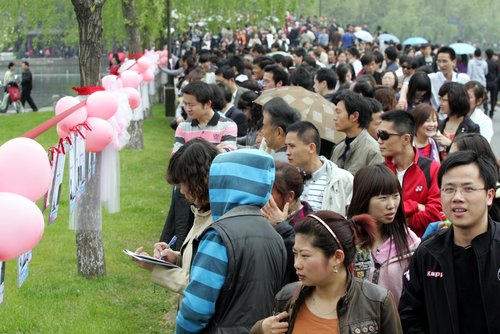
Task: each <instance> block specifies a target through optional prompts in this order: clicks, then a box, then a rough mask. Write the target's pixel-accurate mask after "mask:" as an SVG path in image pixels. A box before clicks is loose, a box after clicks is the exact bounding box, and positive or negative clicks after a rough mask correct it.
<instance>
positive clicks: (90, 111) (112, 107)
mask: <svg viewBox="0 0 500 334" xmlns="http://www.w3.org/2000/svg"><path fill="white" fill-rule="evenodd" d="M117 110H118V99H117V98H116V96H115V94H113V93H111V92H107V91H103V90H101V91H98V92H94V93H92V94H90V96H89V97H88V98H87V115H88V117H99V118H102V119H108V118H110V117H111V116H113V115H114V114H115V113H116V111H117Z"/></svg>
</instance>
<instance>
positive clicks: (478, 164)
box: [399, 151, 500, 334]
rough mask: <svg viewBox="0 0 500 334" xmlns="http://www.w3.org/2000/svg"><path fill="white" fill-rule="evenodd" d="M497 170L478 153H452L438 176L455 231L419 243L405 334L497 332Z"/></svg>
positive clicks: (407, 290)
mask: <svg viewBox="0 0 500 334" xmlns="http://www.w3.org/2000/svg"><path fill="white" fill-rule="evenodd" d="M497 179H498V166H497V165H496V164H495V162H494V161H492V160H491V159H488V158H487V157H484V156H481V155H478V154H477V153H476V152H474V151H462V152H455V153H453V154H450V155H449V156H448V158H446V160H444V161H443V164H442V165H441V167H440V169H439V173H438V183H439V186H440V187H441V200H442V203H443V210H444V213H445V214H446V217H447V218H448V219H449V220H450V221H451V223H452V227H451V228H449V229H446V230H442V231H440V232H438V233H437V234H436V235H435V236H434V237H431V238H429V239H427V240H426V241H424V242H423V243H421V244H420V247H419V248H418V249H417V250H416V251H415V254H414V255H413V258H412V260H411V261H410V265H409V269H408V271H407V272H406V273H405V274H404V277H403V293H402V295H401V300H400V302H399V313H400V316H401V323H402V325H403V330H404V332H405V333H439V334H446V333H497V332H498V328H500V317H499V316H498V310H499V309H500V224H499V223H497V222H495V221H493V220H492V219H491V218H489V217H488V207H489V206H491V205H492V203H493V201H494V200H495V189H496V182H497Z"/></svg>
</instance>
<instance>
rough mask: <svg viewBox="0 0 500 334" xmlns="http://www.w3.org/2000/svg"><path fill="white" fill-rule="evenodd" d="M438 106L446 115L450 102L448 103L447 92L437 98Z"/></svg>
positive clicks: (448, 111)
mask: <svg viewBox="0 0 500 334" xmlns="http://www.w3.org/2000/svg"><path fill="white" fill-rule="evenodd" d="M439 108H440V110H441V112H442V113H443V114H446V115H448V114H449V113H450V104H449V103H448V94H444V95H443V96H441V98H440V99H439Z"/></svg>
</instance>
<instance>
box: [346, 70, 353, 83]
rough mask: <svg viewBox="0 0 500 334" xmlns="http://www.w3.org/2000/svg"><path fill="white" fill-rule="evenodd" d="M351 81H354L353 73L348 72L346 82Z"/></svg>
mask: <svg viewBox="0 0 500 334" xmlns="http://www.w3.org/2000/svg"><path fill="white" fill-rule="evenodd" d="M351 80H352V73H351V71H347V73H346V75H345V81H346V82H350V81H351Z"/></svg>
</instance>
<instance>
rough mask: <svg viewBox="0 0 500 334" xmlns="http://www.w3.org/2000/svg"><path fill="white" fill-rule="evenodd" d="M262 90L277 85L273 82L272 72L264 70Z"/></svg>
mask: <svg viewBox="0 0 500 334" xmlns="http://www.w3.org/2000/svg"><path fill="white" fill-rule="evenodd" d="M263 79H264V88H263V89H264V90H266V89H270V88H276V87H278V86H277V85H276V83H275V82H274V75H273V72H264V78H263Z"/></svg>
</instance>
